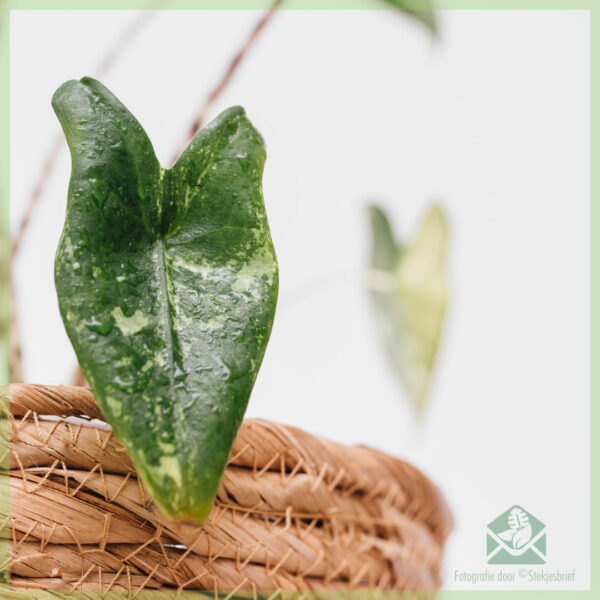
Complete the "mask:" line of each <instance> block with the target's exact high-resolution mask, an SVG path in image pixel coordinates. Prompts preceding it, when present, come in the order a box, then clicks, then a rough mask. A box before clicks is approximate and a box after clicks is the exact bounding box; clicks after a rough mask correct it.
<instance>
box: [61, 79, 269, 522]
mask: <svg viewBox="0 0 600 600" xmlns="http://www.w3.org/2000/svg"><path fill="white" fill-rule="evenodd" d="M52 105H53V107H54V110H55V111H56V114H57V116H58V118H59V120H60V122H61V124H62V127H63V130H64V132H65V136H66V138H67V141H68V144H69V148H70V151H71V157H72V173H71V181H70V185H69V193H68V206H67V216H66V221H65V225H64V230H63V233H62V237H61V240H60V245H59V248H58V252H57V256H56V263H55V280H56V289H57V291H58V298H59V305H60V311H61V315H62V318H63V320H64V323H65V327H66V330H67V333H68V335H69V338H70V339H71V342H72V344H73V346H74V348H75V352H76V354H77V357H78V359H79V363H80V365H81V369H82V371H83V373H84V375H85V377H86V379H87V381H88V382H89V384H90V386H91V388H92V390H93V392H94V394H95V396H96V398H97V400H98V403H99V404H100V407H101V408H102V411H103V413H104V415H105V417H106V419H107V420H108V421H109V423H110V424H111V425H112V427H113V430H114V432H115V433H116V435H117V436H118V437H119V439H120V440H121V441H122V443H123V444H124V446H125V447H126V449H127V450H128V452H129V454H130V455H131V457H132V459H133V461H134V463H135V466H136V468H137V470H138V472H139V474H140V476H141V477H142V479H143V481H144V483H145V484H146V486H147V488H148V489H149V491H150V493H151V494H152V496H153V498H154V500H155V501H156V503H157V505H158V506H159V507H160V509H161V510H162V511H163V512H164V513H165V514H166V515H167V516H168V517H170V518H172V519H176V520H194V521H200V522H202V521H204V520H205V519H206V518H207V517H208V514H209V512H210V509H211V506H212V503H213V500H214V498H215V495H216V492H217V489H218V485H219V482H220V479H221V477H222V474H223V471H224V468H225V465H226V462H227V459H228V456H229V453H230V450H231V447H232V444H233V440H234V438H235V435H236V432H237V430H238V427H239V426H240V424H241V421H242V417H243V415H244V411H245V409H246V405H247V402H248V398H249V395H250V392H251V389H252V386H253V384H254V381H255V378H256V375H257V372H258V369H259V367H260V364H261V361H262V358H263V354H264V352H265V347H266V345H267V341H268V339H269V335H270V331H271V326H272V323H273V317H274V312H275V304H276V299H277V287H278V270H277V261H276V257H275V252H274V249H273V243H272V241H271V235H270V232H269V226H268V223H267V216H266V213H265V208H264V204H263V197H262V187H261V179H262V171H263V165H264V161H265V148H264V142H263V139H262V137H261V136H260V134H259V133H258V132H257V131H256V129H255V128H254V127H253V126H252V124H251V123H250V122H249V121H248V119H247V118H246V115H245V113H244V110H243V109H242V108H239V107H234V108H230V109H228V110H226V111H224V112H223V113H221V114H220V115H219V116H218V117H217V118H216V119H215V120H214V121H213V122H212V123H210V124H209V125H208V126H207V127H205V128H204V129H203V130H202V131H201V132H200V133H199V134H198V135H197V136H196V138H195V139H194V140H193V141H192V142H191V143H190V145H189V146H188V148H187V149H186V150H185V152H184V153H183V154H182V156H181V157H180V158H179V160H178V161H177V163H176V164H175V165H174V166H173V167H172V168H170V169H163V168H162V167H161V166H160V164H159V162H158V160H157V158H156V156H155V154H154V150H153V148H152V145H151V143H150V140H149V139H148V136H147V135H146V133H145V132H144V130H143V129H142V127H141V126H140V124H139V123H138V122H137V120H136V119H135V118H134V117H133V116H132V115H131V113H130V112H129V111H128V110H127V109H126V108H125V106H123V104H121V102H120V101H119V100H118V99H117V98H116V97H115V96H114V95H113V94H112V93H111V92H110V91H109V90H108V89H106V87H104V86H103V85H102V84H100V83H99V82H98V81H95V80H93V79H90V78H83V79H82V80H81V81H68V82H66V83H65V84H63V85H62V86H61V87H60V88H59V89H58V90H57V91H56V93H55V94H54V97H53V99H52Z"/></svg>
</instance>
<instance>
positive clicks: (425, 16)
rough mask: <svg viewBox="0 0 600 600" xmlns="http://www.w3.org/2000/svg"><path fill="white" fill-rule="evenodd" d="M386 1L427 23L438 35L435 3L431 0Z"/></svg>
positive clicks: (426, 25)
mask: <svg viewBox="0 0 600 600" xmlns="http://www.w3.org/2000/svg"><path fill="white" fill-rule="evenodd" d="M385 2H387V3H388V4H391V5H392V6H393V7H394V8H397V9H399V10H401V11H402V12H405V13H408V14H409V15H411V16H412V17H414V18H415V19H417V21H419V22H421V23H422V24H423V25H425V27H427V29H429V31H430V32H431V33H432V34H433V35H434V36H435V35H437V22H436V19H435V12H434V10H433V3H432V2H431V1H430V0H385Z"/></svg>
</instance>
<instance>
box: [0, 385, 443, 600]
mask: <svg viewBox="0 0 600 600" xmlns="http://www.w3.org/2000/svg"><path fill="white" fill-rule="evenodd" d="M42 415H45V416H44V417H42ZM10 416H11V445H10V471H9V472H7V471H6V470H4V472H3V474H2V477H3V478H5V483H6V484H7V485H4V486H3V487H2V491H3V494H4V495H5V496H6V494H7V493H9V494H10V514H9V515H5V517H6V519H7V522H8V523H9V524H10V537H11V539H12V543H11V587H12V588H13V589H20V588H38V589H47V590H105V591H106V590H115V591H116V590H123V589H127V590H140V589H145V590H146V589H147V590H153V589H162V590H168V589H179V590H182V589H184V588H185V589H200V590H217V591H227V592H233V591H235V592H241V591H254V592H256V590H357V589H373V590H377V589H409V590H431V589H436V588H438V587H439V584H440V562H441V559H442V551H443V545H444V542H445V540H446V537H447V535H448V533H449V531H450V528H451V518H450V514H449V511H448V509H447V506H446V504H445V502H444V500H443V498H442V496H441V494H440V492H439V491H438V489H437V488H436V487H435V486H434V485H433V484H432V483H431V482H430V481H429V479H427V478H426V477H425V476H424V475H423V474H422V473H421V472H420V471H418V470H417V469H416V468H415V467H413V466H411V465H410V464H408V463H406V462H404V461H401V460H398V459H396V458H392V457H390V456H388V455H386V454H384V453H382V452H378V451H377V450H373V449H370V448H366V447H346V446H342V445H340V444H337V443H334V442H331V441H328V440H325V439H323V438H319V437H315V436H313V435H310V434H308V433H305V432H304V431H302V430H300V429H296V428H294V427H288V426H283V425H277V424H275V423H270V422H268V421H264V420H256V419H248V420H246V421H244V423H243V425H242V427H241V429H240V431H239V434H238V436H237V439H236V441H235V444H234V447H233V451H232V454H231V457H230V460H229V464H228V466H227V469H226V472H225V475H224V477H223V481H222V483H221V487H220V490H219V494H218V498H217V501H216V503H215V506H214V508H213V511H212V513H211V516H210V519H209V521H208V522H207V523H206V524H205V525H204V526H192V525H180V524H173V523H170V522H169V521H167V520H166V519H165V518H164V517H163V516H162V515H161V513H160V512H159V511H158V509H157V508H156V507H155V506H154V504H153V502H152V500H151V498H150V497H149V495H148V493H147V492H146V490H145V489H144V488H143V486H142V484H141V482H140V480H139V479H138V478H137V476H136V472H135V470H134V468H133V466H132V464H131V462H130V459H129V457H128V455H127V454H126V452H125V450H124V449H123V447H122V446H121V445H120V444H119V442H118V440H117V439H116V438H115V436H114V435H113V434H112V432H111V431H110V428H109V427H108V426H107V425H106V424H105V423H104V422H103V421H102V414H101V413H100V410H99V408H98V406H97V405H96V403H95V401H94V397H93V395H92V393H91V392H90V391H89V390H88V389H86V388H82V387H64V386H40V385H22V384H13V385H11V386H10ZM74 417H79V418H74ZM83 419H85V420H83ZM6 480H8V481H6ZM4 500H6V498H4ZM6 504H7V503H6V502H3V505H4V506H6ZM5 512H6V511H5ZM4 529H5V531H7V529H6V527H5V528H4Z"/></svg>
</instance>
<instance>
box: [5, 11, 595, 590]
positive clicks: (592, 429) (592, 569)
mask: <svg viewBox="0 0 600 600" xmlns="http://www.w3.org/2000/svg"><path fill="white" fill-rule="evenodd" d="M413 1H414V2H415V4H416V6H418V4H419V2H420V0H413ZM423 1H425V0H423ZM434 3H435V8H436V9H438V10H449V9H450V10H456V9H458V10H490V9H500V10H508V9H516V10H585V11H589V12H590V28H591V31H590V40H591V48H590V52H591V56H590V94H591V98H590V112H591V115H590V123H591V128H590V136H591V137H590V161H591V164H590V179H591V181H590V241H591V260H590V269H591V273H590V291H591V299H590V311H591V314H590V325H591V332H590V333H591V338H590V340H591V349H590V375H591V383H590V452H591V456H590V469H591V473H590V490H591V502H590V521H591V536H590V590H586V591H569V590H566V591H551V590H540V591H510V590H506V591H482V590H464V591H441V592H439V593H438V594H437V595H435V594H433V593H431V592H422V593H418V592H417V593H415V592H407V593H404V592H368V591H366V592H358V591H357V592H345V593H344V592H312V593H309V594H306V593H302V592H284V593H282V594H281V596H285V597H286V598H291V597H292V596H294V597H298V598H300V597H303V598H309V597H313V596H315V597H316V596H318V597H319V598H322V599H323V600H337V598H341V597H342V596H343V598H348V599H350V598H354V597H356V600H363V599H365V598H367V597H368V598H371V597H372V598H373V599H374V600H375V598H384V597H385V598H386V600H387V599H388V598H389V599H391V598H394V599H398V600H402V599H404V598H406V600H409V599H415V600H416V599H417V598H418V599H421V598H423V599H425V598H427V599H433V598H434V597H435V598H438V599H439V600H455V599H459V598H467V599H468V600H471V599H477V600H479V599H483V600H488V599H489V600H501V599H503V598H509V599H512V600H531V599H532V598H533V599H534V600H538V599H539V600H541V599H543V598H551V599H552V600H573V599H576V600H577V599H580V600H584V599H585V600H592V599H593V600H600V473H599V472H598V468H597V465H598V463H599V462H600V427H599V425H598V423H599V420H598V414H599V409H598V406H597V400H596V398H597V397H598V394H599V392H600V351H599V347H600V346H599V343H600V319H599V317H598V311H594V306H598V305H596V304H595V303H596V302H599V301H600V273H599V272H598V269H597V266H598V265H599V264H600V241H596V240H595V239H594V233H596V234H597V235H600V207H599V206H598V203H599V202H600V198H598V195H599V193H600V192H599V190H600V165H598V166H597V168H596V169H594V165H595V163H597V156H598V153H599V150H598V148H600V116H599V115H600V112H598V114H595V113H594V110H593V107H594V102H595V101H597V99H598V98H600V71H599V67H600V0H434ZM148 4H149V2H148V0H0V31H1V33H0V36H1V37H0V44H1V47H2V53H1V57H0V70H1V77H2V88H1V89H2V93H1V94H0V113H1V115H2V118H1V119H0V133H1V136H2V137H1V139H2V146H1V149H0V186H1V188H0V211H1V217H0V243H2V244H6V247H5V248H2V249H0V261H3V260H4V259H5V257H7V256H8V255H9V254H8V253H9V248H8V238H7V237H6V236H2V231H3V230H5V228H6V227H7V225H8V222H9V219H8V214H9V201H8V200H9V193H10V192H9V132H10V119H9V81H10V74H9V49H10V40H9V21H10V19H9V18H8V17H9V13H10V11H11V10H40V9H41V10H61V9H62V10H90V9H95V10H110V9H113V10H114V9H117V10H130V9H133V10H136V9H138V10H142V9H148V8H149V7H148ZM268 5H269V2H268V0H169V1H167V2H164V3H161V5H160V7H158V6H156V5H155V9H157V10H177V9H197V10H202V9H206V10H210V9H230V10H239V9H264V8H266V7H267V6H268ZM377 8H389V5H386V4H382V3H380V2H376V1H375V0H286V1H285V2H284V4H283V7H282V9H283V10H293V9H328V10H348V9H352V10H367V9H369V10H373V9H377ZM1 267H2V265H1V264H0V277H1ZM7 285H9V283H8V282H7V281H3V280H0V286H3V287H4V286H7ZM5 289H6V288H5ZM7 296H8V294H6V293H4V294H0V317H1V316H2V315H6V314H8V297H7ZM0 334H1V332H0ZM6 347H7V340H6V339H0V359H1V358H2V356H3V349H5V348H6ZM4 368H5V365H2V366H1V367H0V385H4V384H5V383H6V381H4V380H2V377H3V374H4ZM2 422H3V427H4V431H3V433H6V425H7V421H6V420H5V419H4V420H3V421H2ZM594 433H596V434H597V437H594ZM0 562H2V563H3V562H4V560H0ZM240 596H241V594H240ZM269 596H270V594H269V593H268V592H262V593H260V594H259V597H264V598H269ZM130 597H131V598H133V597H135V598H138V599H139V600H167V599H168V598H174V597H177V598H181V599H182V600H188V599H192V598H194V599H198V598H200V597H205V598H214V595H213V594H212V593H211V592H198V591H196V592H194V591H188V592H181V593H177V592H164V591H142V592H138V593H133V594H132V593H129V592H109V593H101V592H46V591H39V592H38V591H33V590H28V591H26V592H16V591H10V590H8V589H6V588H5V587H3V586H1V585H0V599H3V598H14V599H18V598H22V599H25V598H39V599H40V600H41V599H44V600H45V599H48V600H55V599H56V598H86V599H92V598H93V599H95V598H114V599H117V598H119V599H121V598H130ZM251 597H252V596H251V595H250V598H251ZM277 597H279V596H277Z"/></svg>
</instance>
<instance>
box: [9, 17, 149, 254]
mask: <svg viewBox="0 0 600 600" xmlns="http://www.w3.org/2000/svg"><path fill="white" fill-rule="evenodd" d="M153 14H154V12H153V11H149V10H144V11H141V12H140V13H139V14H138V15H136V18H135V19H133V20H132V21H131V22H130V23H129V25H128V26H127V27H126V28H125V29H124V30H123V32H122V33H121V35H119V37H118V38H117V39H116V40H115V43H114V44H113V45H112V46H111V47H110V48H109V50H108V52H107V53H106V54H105V55H104V57H103V58H102V60H101V61H100V63H99V65H98V67H97V68H96V69H95V70H94V73H95V74H96V77H102V76H103V75H105V74H106V73H107V72H108V71H109V70H110V69H111V68H112V67H113V66H114V64H115V63H116V62H117V60H118V59H119V57H120V56H121V54H122V52H123V50H124V49H125V48H126V46H127V45H128V44H130V43H131V42H132V41H133V39H134V38H135V37H136V35H137V34H138V33H139V32H140V31H141V30H142V28H143V26H144V25H145V24H146V22H147V21H148V19H149V18H150V17H151V16H152V15H153ZM63 140H64V138H63V135H62V134H60V133H59V134H57V136H56V138H55V139H54V142H53V144H52V146H51V147H50V150H49V152H48V155H47V156H46V160H45V161H44V165H43V166H42V170H41V171H40V174H39V176H38V178H37V181H36V183H35V187H34V188H33V191H32V192H31V196H30V197H29V202H28V204H27V208H26V209H25V213H24V215H23V218H22V219H21V222H20V223H19V225H18V227H17V231H16V233H15V234H13V236H12V238H11V242H10V260H11V263H13V262H14V260H15V258H16V257H17V254H18V253H19V250H20V248H21V245H22V243H23V238H24V237H25V234H26V233H27V229H28V228H29V225H30V223H31V218H32V217H33V215H34V213H35V211H36V209H37V207H38V205H39V201H40V198H41V197H42V194H43V192H44V189H45V188H46V184H47V183H48V180H49V179H50V175H51V174H52V171H53V170H54V166H55V164H56V159H57V158H58V155H59V153H60V150H61V148H62V145H63Z"/></svg>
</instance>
